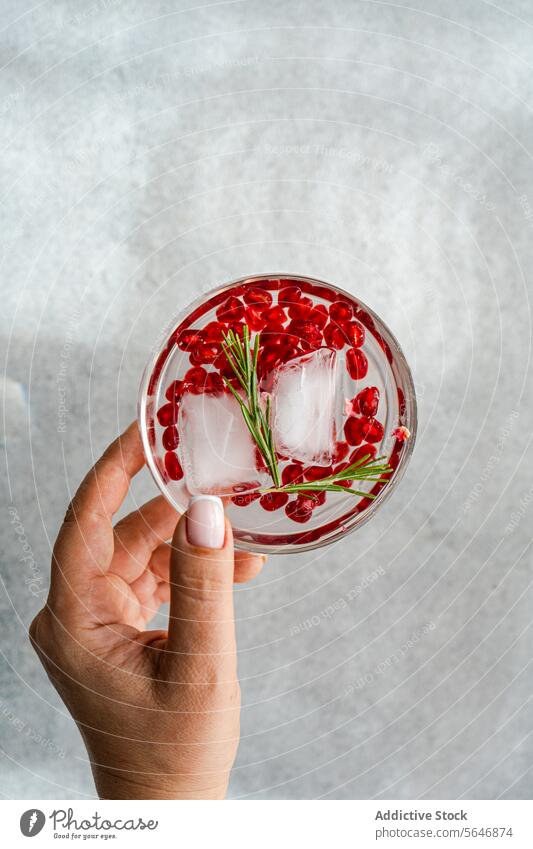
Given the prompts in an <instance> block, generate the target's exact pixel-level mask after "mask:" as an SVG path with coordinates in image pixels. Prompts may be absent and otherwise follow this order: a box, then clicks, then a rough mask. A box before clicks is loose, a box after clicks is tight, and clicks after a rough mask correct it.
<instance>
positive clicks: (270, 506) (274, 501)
mask: <svg viewBox="0 0 533 849" xmlns="http://www.w3.org/2000/svg"><path fill="white" fill-rule="evenodd" d="M288 500H289V496H288V495H287V493H286V492H266V493H265V494H264V495H262V496H261V498H260V499H259V504H260V505H261V507H262V508H263V510H268V511H269V513H272V512H273V511H274V510H279V509H280V507H285V505H286V503H287V501H288Z"/></svg>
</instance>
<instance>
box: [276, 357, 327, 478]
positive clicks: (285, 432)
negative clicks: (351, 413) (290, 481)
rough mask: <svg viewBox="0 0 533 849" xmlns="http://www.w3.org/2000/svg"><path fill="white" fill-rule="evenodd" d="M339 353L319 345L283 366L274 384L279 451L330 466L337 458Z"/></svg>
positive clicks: (304, 460)
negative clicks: (334, 457)
mask: <svg viewBox="0 0 533 849" xmlns="http://www.w3.org/2000/svg"><path fill="white" fill-rule="evenodd" d="M336 372H337V356H336V353H335V351H333V350H331V349H330V348H319V349H318V350H317V351H313V352H312V353H310V354H304V355H303V356H302V357H295V358H294V359H293V360H289V362H287V363H285V364H284V365H282V366H280V367H279V368H278V369H277V370H276V372H275V374H274V378H273V383H272V419H273V431H274V443H275V446H276V449H277V451H279V452H280V453H281V454H285V455H287V456H288V457H290V458H291V459H293V460H301V462H302V463H311V464H313V465H315V466H329V464H330V463H331V462H332V460H333V454H334V451H335V438H336V420H337V415H338V408H339V399H338V394H337V379H336Z"/></svg>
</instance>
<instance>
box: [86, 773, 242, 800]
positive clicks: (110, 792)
mask: <svg viewBox="0 0 533 849" xmlns="http://www.w3.org/2000/svg"><path fill="white" fill-rule="evenodd" d="M93 777H94V783H95V785H96V792H97V793H98V796H99V798H100V799H213V800H216V799H219V800H220V799H225V797H226V791H227V786H228V780H227V779H226V781H225V782H224V783H223V784H220V785H214V786H212V787H211V786H205V787H201V786H200V785H198V786H196V782H191V783H190V784H184V783H180V784H172V783H169V782H167V781H162V780H154V781H153V782H151V781H146V780H145V779H144V778H142V777H140V776H137V775H132V774H129V773H128V774H126V773H124V772H122V771H120V770H117V771H116V770H113V769H107V768H106V769H102V768H100V767H99V768H97V769H95V768H93Z"/></svg>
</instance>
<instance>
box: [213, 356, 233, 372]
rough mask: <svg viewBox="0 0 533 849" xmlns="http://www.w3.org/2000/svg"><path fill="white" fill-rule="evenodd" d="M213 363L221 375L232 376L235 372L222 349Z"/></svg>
mask: <svg viewBox="0 0 533 849" xmlns="http://www.w3.org/2000/svg"><path fill="white" fill-rule="evenodd" d="M213 365H214V367H215V368H216V369H217V371H219V372H220V374H221V375H222V376H223V377H233V376H234V374H235V372H234V371H233V369H232V367H231V363H230V361H229V360H228V358H227V357H226V355H225V353H224V351H221V352H220V354H219V355H218V357H217V358H216V360H215V362H214V363H213Z"/></svg>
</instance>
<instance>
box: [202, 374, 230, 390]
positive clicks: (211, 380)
mask: <svg viewBox="0 0 533 849" xmlns="http://www.w3.org/2000/svg"><path fill="white" fill-rule="evenodd" d="M204 388H205V391H206V392H207V394H208V395H219V394H220V393H221V392H224V389H225V388H226V386H225V383H224V381H223V380H222V378H221V376H220V375H219V374H218V373H217V372H216V371H212V372H209V374H208V375H207V377H206V379H205V384H204Z"/></svg>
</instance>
